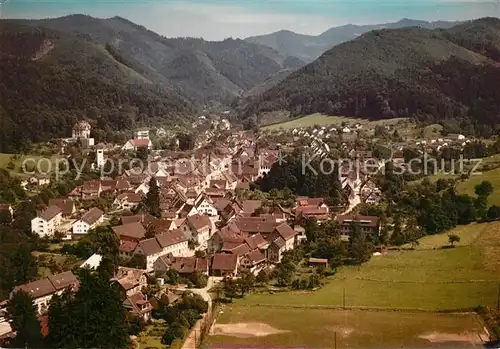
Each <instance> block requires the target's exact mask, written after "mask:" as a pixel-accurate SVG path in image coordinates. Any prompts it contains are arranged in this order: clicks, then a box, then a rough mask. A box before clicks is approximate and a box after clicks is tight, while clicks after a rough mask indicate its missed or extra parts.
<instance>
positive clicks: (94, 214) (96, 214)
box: [80, 207, 104, 225]
mask: <svg viewBox="0 0 500 349" xmlns="http://www.w3.org/2000/svg"><path fill="white" fill-rule="evenodd" d="M103 214H104V212H102V211H101V210H100V209H98V208H97V207H93V208H91V209H90V210H89V211H87V212H86V213H85V214H84V215H83V216H82V218H80V220H81V221H82V222H85V223H87V224H89V225H92V224H94V223H95V222H97V221H98V220H99V218H101V217H102V215H103Z"/></svg>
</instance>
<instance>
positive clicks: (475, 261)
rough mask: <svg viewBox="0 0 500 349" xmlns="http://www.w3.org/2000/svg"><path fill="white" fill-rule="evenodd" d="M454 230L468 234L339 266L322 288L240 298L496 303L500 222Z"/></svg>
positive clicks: (450, 305)
mask: <svg viewBox="0 0 500 349" xmlns="http://www.w3.org/2000/svg"><path fill="white" fill-rule="evenodd" d="M454 232H456V233H458V234H459V236H460V237H461V239H463V241H461V242H462V246H457V247H456V248H452V249H441V248H439V247H441V246H443V245H447V244H448V243H447V234H443V235H441V236H436V237H426V238H424V239H423V241H422V247H425V246H427V247H430V248H436V249H423V248H422V249H419V250H415V251H389V252H388V254H386V255H382V256H375V257H373V258H372V259H371V260H370V261H369V262H368V263H366V264H364V265H362V266H360V267H352V266H349V267H341V268H339V271H338V273H337V274H336V275H335V276H333V277H332V278H331V279H330V280H328V283H327V284H326V285H325V286H323V287H322V288H321V289H319V290H318V291H312V292H283V293H279V295H277V294H268V293H258V294H250V295H248V296H247V297H246V298H245V299H243V300H237V301H236V304H241V305H259V304H260V305H275V306H289V305H293V306H297V305H300V306H312V307H314V306H331V307H340V306H343V305H345V306H347V307H367V308H398V309H409V308H413V309H416V308H418V309H425V310H449V309H465V308H474V307H476V306H478V305H490V306H496V302H497V293H498V281H499V279H500V222H493V223H487V224H483V225H478V224H473V225H469V226H467V227H459V228H456V230H455V231H454ZM344 299H345V301H344ZM344 302H345V303H344Z"/></svg>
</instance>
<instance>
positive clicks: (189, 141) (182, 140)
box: [177, 133, 194, 151]
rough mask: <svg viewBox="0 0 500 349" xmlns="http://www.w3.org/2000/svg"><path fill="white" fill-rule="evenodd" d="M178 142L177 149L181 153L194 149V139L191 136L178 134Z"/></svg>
mask: <svg viewBox="0 0 500 349" xmlns="http://www.w3.org/2000/svg"><path fill="white" fill-rule="evenodd" d="M177 139H178V140H179V149H180V150H182V151H185V150H191V149H193V148H194V137H193V135H191V134H187V133H179V134H177Z"/></svg>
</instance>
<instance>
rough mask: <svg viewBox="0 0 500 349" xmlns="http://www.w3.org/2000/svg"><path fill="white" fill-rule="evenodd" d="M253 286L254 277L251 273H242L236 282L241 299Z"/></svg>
mask: <svg viewBox="0 0 500 349" xmlns="http://www.w3.org/2000/svg"><path fill="white" fill-rule="evenodd" d="M254 285H255V275H254V274H253V273H252V272H244V273H243V274H242V275H241V276H240V279H239V280H238V286H239V288H240V293H241V297H243V296H244V295H245V293H247V292H249V291H250V290H251V289H252V288H253V287H254Z"/></svg>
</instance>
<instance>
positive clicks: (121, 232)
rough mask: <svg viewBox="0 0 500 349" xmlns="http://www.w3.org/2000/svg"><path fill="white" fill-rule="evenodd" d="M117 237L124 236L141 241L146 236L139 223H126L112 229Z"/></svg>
mask: <svg viewBox="0 0 500 349" xmlns="http://www.w3.org/2000/svg"><path fill="white" fill-rule="evenodd" d="M112 229H113V231H114V232H115V234H116V235H118V236H119V237H122V236H125V237H130V238H133V239H137V240H141V239H143V238H144V236H145V235H146V229H144V226H143V225H142V224H141V223H128V224H123V225H119V226H116V227H113V228H112Z"/></svg>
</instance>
